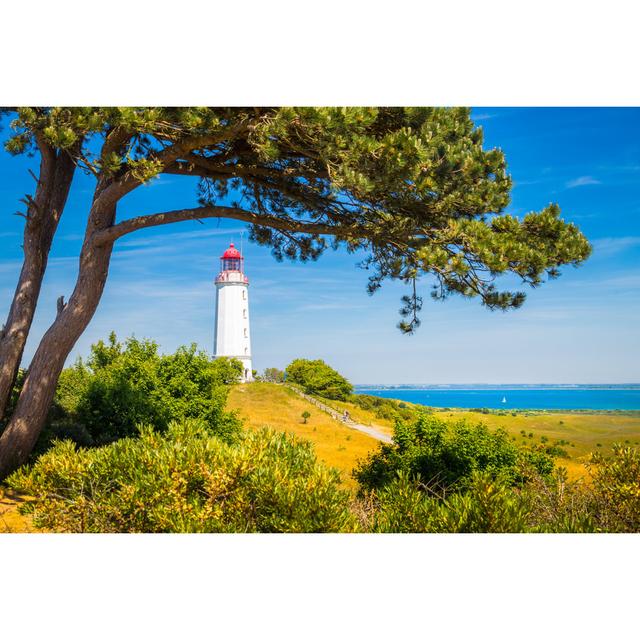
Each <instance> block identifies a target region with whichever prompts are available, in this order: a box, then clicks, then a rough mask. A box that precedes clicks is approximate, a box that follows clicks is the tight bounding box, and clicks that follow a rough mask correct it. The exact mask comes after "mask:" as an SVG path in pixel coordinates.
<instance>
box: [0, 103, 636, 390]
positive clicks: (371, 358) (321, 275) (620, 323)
mask: <svg viewBox="0 0 640 640" xmlns="http://www.w3.org/2000/svg"><path fill="white" fill-rule="evenodd" d="M473 117H474V119H475V120H476V122H477V124H478V125H479V126H482V127H483V129H484V132H485V145H486V146H487V147H494V146H497V147H500V148H502V149H503V151H504V152H505V155H506V158H507V162H508V166H509V171H510V173H511V175H512V176H513V178H514V181H515V187H514V189H513V193H512V202H511V205H510V206H509V208H508V211H509V212H510V213H513V214H515V215H522V214H524V213H526V212H528V211H531V210H538V209H540V208H542V207H544V206H545V205H547V204H548V203H550V202H558V203H559V204H560V207H561V209H562V212H563V217H564V218H565V219H567V220H570V221H573V222H575V223H577V224H578V225H579V226H580V227H581V229H582V230H583V232H584V233H585V234H586V235H587V237H588V238H589V240H590V241H591V242H592V243H593V245H594V253H593V255H592V257H591V258H590V259H589V260H588V261H587V263H586V264H585V265H583V266H582V267H580V268H578V269H574V268H568V269H565V270H564V272H563V275H562V276H561V277H560V279H559V280H557V281H553V282H551V283H547V284H545V285H543V286H542V287H540V288H539V289H536V290H528V291H527V293H528V299H527V302H526V303H525V305H524V307H523V308H522V309H519V310H516V311H511V312H508V313H502V312H491V311H488V310H486V309H485V308H483V307H481V306H480V305H479V303H478V302H476V301H474V300H462V299H455V298H451V299H449V300H448V301H446V302H444V303H441V302H438V303H436V302H433V301H431V300H430V299H428V286H427V284H426V283H425V286H424V289H425V293H426V294H427V295H426V296H425V305H424V310H423V314H422V326H421V327H420V329H419V330H418V332H417V333H416V334H415V335H413V336H404V335H401V334H400V332H399V331H398V330H397V329H396V326H395V325H396V323H397V321H398V313H397V311H398V308H399V306H400V296H401V295H403V293H404V288H403V287H402V286H401V285H400V284H398V283H386V284H385V286H384V287H383V289H382V290H381V291H380V292H378V293H376V294H375V295H374V296H373V297H370V296H368V295H367V293H366V291H365V284H366V279H367V278H366V272H364V271H361V270H359V269H358V268H357V266H356V263H357V262H358V257H357V256H353V255H348V254H346V252H342V251H338V252H332V251H330V252H327V253H326V254H325V255H324V256H322V257H321V258H320V259H319V261H318V262H316V263H312V264H296V263H290V262H283V263H277V262H276V261H275V260H274V259H273V258H272V257H271V255H270V253H269V251H268V249H266V248H262V247H257V246H255V245H251V244H248V243H247V242H246V240H245V242H244V249H245V251H244V253H245V257H246V261H245V262H246V271H247V273H248V275H249V278H250V282H251V286H250V305H251V331H252V347H253V358H254V367H255V368H257V369H259V370H262V369H263V368H264V367H267V366H278V367H283V366H285V365H286V364H287V363H288V362H289V361H291V360H292V359H293V358H295V357H309V358H323V359H325V360H326V361H327V362H329V363H330V364H331V365H333V366H335V367H336V368H337V369H339V370H340V371H342V372H343V373H344V374H345V375H346V376H347V377H349V379H351V380H352V381H353V382H355V383H473V382H478V383H536V382H548V383H554V382H557V383H572V382H573V383H606V382H611V383H616V382H618V383H620V382H640V331H639V330H638V326H637V325H638V318H639V317H640V222H639V221H640V109H631V108H622V109H618V108H550V109H541V108H530V109H527V108H476V109H474V110H473ZM6 135H7V131H6V128H5V129H4V131H2V132H0V136H1V137H3V138H4V137H6ZM30 167H32V168H34V169H35V168H37V159H31V160H29V159H27V158H22V157H20V158H13V157H11V156H9V155H8V154H6V153H4V152H1V153H0V210H1V211H2V219H1V220H2V222H1V224H0V316H2V318H5V317H6V313H7V311H8V308H9V304H10V301H11V297H12V295H13V290H14V287H15V284H16V280H17V276H18V273H19V269H20V264H21V249H20V244H21V234H22V222H23V220H22V218H20V217H17V216H13V215H11V214H13V212H15V211H17V210H20V209H21V207H22V205H21V204H20V203H19V202H18V200H19V199H20V198H21V197H23V196H24V194H25V193H32V192H33V179H32V178H31V177H30V176H29V174H28V173H27V169H28V168H30ZM91 187H92V184H91V179H90V178H88V177H84V176H78V177H77V178H76V180H75V181H74V184H73V190H72V195H71V197H70V199H69V203H68V205H67V208H66V210H65V213H64V216H63V218H62V221H61V223H60V227H59V230H58V234H57V236H56V239H55V242H54V246H53V250H52V253H51V257H50V260H49V269H48V272H47V275H46V278H45V282H44V286H43V291H42V295H41V298H40V304H39V307H38V311H37V314H36V318H35V322H34V327H33V330H32V334H31V337H30V339H29V342H28V345H27V350H26V354H25V356H26V358H25V360H26V362H28V360H29V358H30V357H31V356H32V354H33V351H34V349H35V347H36V346H37V340H38V339H39V337H40V336H41V335H42V333H43V332H44V331H45V330H46V328H47V326H48V325H49V323H50V322H51V321H52V320H53V318H54V315H55V306H56V305H55V300H56V298H57V297H58V296H59V295H64V296H65V297H66V298H68V297H69V295H70V293H71V291H72V288H73V283H74V280H75V276H76V273H77V256H78V251H79V248H80V245H81V239H82V233H83V228H84V222H85V219H86V213H87V209H88V205H89V201H90V197H91V191H92V189H91ZM195 203H196V199H195V184H194V182H193V181H192V180H191V179H186V178H181V177H177V176H175V177H174V176H171V177H168V176H167V177H164V176H163V177H161V178H160V179H159V180H157V181H155V182H154V183H153V184H152V185H150V186H147V187H144V188H141V189H138V190H137V192H134V193H133V194H132V195H130V196H129V197H128V198H127V199H125V200H124V201H123V202H122V204H121V207H120V210H119V217H120V218H121V219H123V218H125V217H128V216H132V215H138V214H143V213H154V212H159V211H163V210H169V209H173V208H178V207H184V206H191V205H194V204H195ZM241 231H242V225H240V224H238V223H235V222H226V221H222V222H220V223H218V222H217V221H211V220H209V221H205V224H204V226H203V225H200V224H198V223H195V222H193V223H192V222H187V223H182V224H179V225H169V226H167V227H164V228H157V229H152V230H144V231H141V232H138V233H135V234H131V235H129V236H126V237H125V238H123V239H121V240H120V241H119V242H118V244H117V246H116V251H115V253H114V257H113V260H112V266H111V271H110V278H109V282H108V284H107V287H106V290H105V294H104V296H103V300H102V303H101V305H100V308H99V309H98V311H97V313H96V315H95V317H94V319H93V321H92V323H91V325H90V326H89V328H88V329H87V331H86V332H85V334H84V336H83V337H82V338H81V339H80V341H79V342H78V344H77V345H76V348H75V349H74V351H73V353H72V358H75V356H77V355H84V354H86V353H87V351H88V348H89V345H90V344H91V343H92V342H94V341H96V340H97V339H99V338H102V337H105V336H106V335H107V334H108V332H109V331H111V330H112V329H113V330H115V331H116V332H117V333H118V335H119V336H121V337H125V336H128V335H132V334H134V335H136V336H137V337H149V338H153V339H154V340H156V341H157V342H159V343H160V345H161V347H162V349H163V350H165V351H171V350H173V349H175V348H176V347H177V346H178V345H180V344H188V343H190V342H197V343H198V344H199V345H200V346H201V347H202V348H204V349H206V350H208V351H211V349H212V343H213V326H214V322H213V314H214V308H213V307H214V299H215V294H214V286H213V278H214V277H215V274H216V272H217V269H218V256H219V255H220V254H221V253H222V251H223V250H224V249H225V247H226V246H227V245H228V243H229V241H235V242H236V243H238V242H239V240H240V233H241ZM245 237H246V234H245Z"/></svg>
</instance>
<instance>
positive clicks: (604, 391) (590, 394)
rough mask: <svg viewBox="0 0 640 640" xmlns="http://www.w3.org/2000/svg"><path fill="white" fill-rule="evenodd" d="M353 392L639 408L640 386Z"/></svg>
mask: <svg viewBox="0 0 640 640" xmlns="http://www.w3.org/2000/svg"><path fill="white" fill-rule="evenodd" d="M355 392H356V393H362V394H368V395H372V396H381V397H383V398H395V399H397V400H404V401H405V402H413V403H415V404H423V405H426V406H429V407H451V408H454V407H459V408H463V409H475V408H478V409H504V410H509V409H554V410H562V409H565V410H591V411H611V410H624V411H640V385H595V386H589V385H572V386H566V385H558V386H554V385H541V386H533V385H498V386H480V385H478V386H471V385H470V386H466V387H462V386H454V385H451V386H443V385H440V386H424V387H418V386H397V387H392V386H389V385H387V386H382V385H371V386H365V385H359V386H356V389H355Z"/></svg>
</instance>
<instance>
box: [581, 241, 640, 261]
mask: <svg viewBox="0 0 640 640" xmlns="http://www.w3.org/2000/svg"><path fill="white" fill-rule="evenodd" d="M592 244H593V251H594V255H597V256H612V255H615V254H617V253H621V252H622V251H626V250H627V249H633V248H635V247H640V236H622V237H620V238H598V239H597V240H593V241H592Z"/></svg>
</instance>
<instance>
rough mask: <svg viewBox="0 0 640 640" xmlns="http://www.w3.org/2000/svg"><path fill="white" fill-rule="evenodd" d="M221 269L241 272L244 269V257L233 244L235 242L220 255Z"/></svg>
mask: <svg viewBox="0 0 640 640" xmlns="http://www.w3.org/2000/svg"><path fill="white" fill-rule="evenodd" d="M220 271H240V272H241V273H242V272H243V271H244V258H243V257H242V255H241V253H240V252H239V251H238V250H237V249H236V248H235V247H234V246H233V242H232V243H231V244H230V245H229V248H228V249H227V250H226V251H225V252H224V253H223V254H222V255H221V256H220Z"/></svg>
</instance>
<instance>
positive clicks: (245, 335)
mask: <svg viewBox="0 0 640 640" xmlns="http://www.w3.org/2000/svg"><path fill="white" fill-rule="evenodd" d="M244 337H245V338H246V337H247V330H246V328H245V330H244Z"/></svg>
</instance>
